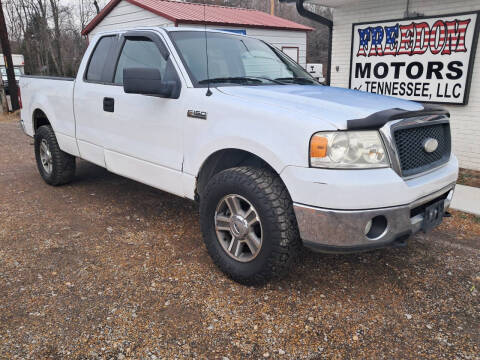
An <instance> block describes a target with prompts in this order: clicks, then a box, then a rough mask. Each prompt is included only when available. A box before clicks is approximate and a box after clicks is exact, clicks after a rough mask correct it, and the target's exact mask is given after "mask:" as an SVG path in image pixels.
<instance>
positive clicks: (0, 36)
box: [0, 0, 20, 111]
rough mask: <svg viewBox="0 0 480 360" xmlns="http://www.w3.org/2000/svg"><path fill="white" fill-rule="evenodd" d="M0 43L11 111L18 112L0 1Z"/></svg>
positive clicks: (13, 75) (13, 74) (16, 91)
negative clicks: (5, 69)
mask: <svg viewBox="0 0 480 360" xmlns="http://www.w3.org/2000/svg"><path fill="white" fill-rule="evenodd" d="M0 42H1V43H2V51H3V58H4V60H5V67H6V68H7V78H8V91H9V93H10V101H11V102H12V110H13V111H15V110H18V109H19V108H20V105H19V103H18V88H17V81H16V80H15V72H14V71H13V60H12V52H11V51H10V42H9V41H8V32H7V24H6V23H5V16H4V15H3V4H2V0H0Z"/></svg>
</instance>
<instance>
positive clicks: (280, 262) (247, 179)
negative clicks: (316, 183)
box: [200, 167, 301, 285]
mask: <svg viewBox="0 0 480 360" xmlns="http://www.w3.org/2000/svg"><path fill="white" fill-rule="evenodd" d="M230 194H237V195H240V196H241V197H243V198H245V199H247V200H248V201H249V202H250V203H251V204H252V205H253V206H254V207H255V210H256V211H257V213H258V216H259V218H260V220H261V226H262V233H263V242H262V245H261V248H260V250H259V252H258V255H256V257H254V258H253V259H252V260H251V261H248V262H241V261H238V260H236V259H234V258H232V257H231V256H230V255H229V254H227V251H226V250H224V248H223V247H222V245H221V244H220V241H219V240H218V238H217V232H216V229H215V213H216V210H217V205H218V204H219V202H220V201H221V199H223V198H224V197H225V196H227V195H230ZM200 221H201V228H202V233H203V239H204V242H205V245H206V247H207V250H208V252H209V254H210V256H211V257H212V259H213V261H214V263H215V264H216V265H217V266H218V267H219V268H220V269H221V270H222V271H223V272H224V273H225V274H227V275H228V276H229V277H230V278H231V279H233V280H234V281H237V282H239V283H242V284H249V285H255V284H261V283H265V282H266V281H268V280H270V279H272V278H274V277H280V276H282V275H284V274H285V273H286V271H287V270H288V268H289V266H290V265H291V263H292V261H293V260H294V259H295V257H296V255H297V254H298V252H299V249H300V244H301V241H300V236H299V233H298V226H297V221H296V218H295V214H294V211H293V204H292V200H291V198H290V195H289V193H288V191H287V189H286V187H285V185H284V184H283V182H282V181H281V179H280V178H279V176H278V175H277V174H274V173H273V172H272V171H270V170H269V169H264V168H262V169H260V168H254V167H236V168H231V169H227V170H224V171H222V172H220V173H218V174H216V175H215V176H214V177H213V178H212V179H211V180H210V181H209V182H208V184H207V186H206V188H205V190H204V192H203V194H202V196H201V200H200Z"/></svg>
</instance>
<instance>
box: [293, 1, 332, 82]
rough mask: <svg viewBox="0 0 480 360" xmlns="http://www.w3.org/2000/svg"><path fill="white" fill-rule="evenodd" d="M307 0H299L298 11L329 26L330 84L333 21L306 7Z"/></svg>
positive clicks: (328, 77)
mask: <svg viewBox="0 0 480 360" xmlns="http://www.w3.org/2000/svg"><path fill="white" fill-rule="evenodd" d="M304 1H305V0H297V11H298V13H299V14H300V15H301V16H303V17H306V18H308V19H311V20H314V21H317V22H319V23H320V24H322V25H325V26H327V27H328V59H327V70H328V71H327V81H326V83H327V85H330V77H331V73H332V33H333V21H332V20H330V19H327V18H325V17H323V16H321V15H318V14H315V13H314V12H311V11H310V10H307V9H305V7H304V4H303V3H304Z"/></svg>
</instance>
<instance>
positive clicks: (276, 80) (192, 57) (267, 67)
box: [169, 31, 318, 87]
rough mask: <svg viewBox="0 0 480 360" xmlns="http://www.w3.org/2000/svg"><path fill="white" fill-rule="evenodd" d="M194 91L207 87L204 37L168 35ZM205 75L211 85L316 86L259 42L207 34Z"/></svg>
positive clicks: (201, 34) (195, 33)
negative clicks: (193, 86) (190, 79)
mask: <svg viewBox="0 0 480 360" xmlns="http://www.w3.org/2000/svg"><path fill="white" fill-rule="evenodd" d="M169 34H170V37H171V38H172V40H173V42H174V44H175V47H176V49H177V51H178V52H179V54H180V57H181V58H182V61H183V63H184V65H185V67H186V68H187V71H188V72H189V75H190V77H191V78H192V82H193V83H194V85H195V86H196V87H205V86H207V83H208V79H207V59H206V54H205V33H204V32H199V31H172V32H170V33H169ZM207 37H208V40H207V41H208V73H209V80H210V82H211V83H212V84H219V83H221V84H222V86H225V85H239V84H240V85H271V84H282V85H284V84H291V83H295V84H305V85H311V84H318V83H317V82H316V80H315V79H314V78H312V77H311V76H310V74H308V73H307V72H306V71H305V70H304V69H303V68H302V67H301V66H300V65H298V64H297V63H296V62H294V61H293V60H291V59H290V58H289V57H288V56H286V55H285V54H283V53H282V52H281V51H280V50H277V49H274V48H273V47H271V46H269V45H267V44H266V43H264V42H263V41H260V40H257V39H253V38H249V37H246V36H241V35H231V34H223V33H216V32H208V33H207Z"/></svg>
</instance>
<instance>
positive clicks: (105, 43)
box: [85, 36, 116, 82]
mask: <svg viewBox="0 0 480 360" xmlns="http://www.w3.org/2000/svg"><path fill="white" fill-rule="evenodd" d="M115 41H116V37H115V36H105V37H102V38H101V39H100V40H99V41H98V43H97V45H96V46H95V49H94V50H93V54H92V56H91V57H90V62H89V63H88V69H87V74H86V76H85V79H86V80H88V81H97V82H111V81H112V79H108V77H109V74H107V71H105V70H106V68H107V66H108V65H109V61H108V56H109V54H110V51H111V49H112V48H113V46H114V45H115Z"/></svg>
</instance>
